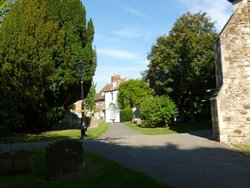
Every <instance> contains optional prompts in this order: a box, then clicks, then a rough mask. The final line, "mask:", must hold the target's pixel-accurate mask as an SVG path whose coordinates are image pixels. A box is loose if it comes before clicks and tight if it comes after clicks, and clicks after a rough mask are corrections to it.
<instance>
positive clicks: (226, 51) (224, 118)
mask: <svg viewBox="0 0 250 188" xmlns="http://www.w3.org/2000/svg"><path fill="white" fill-rule="evenodd" d="M229 1H230V2H231V3H233V5H234V13H233V15H232V16H231V18H230V19H229V21H228V23H227V24H226V25H225V27H224V29H223V30H222V32H221V33H220V35H219V37H218V40H217V42H216V44H215V48H216V78H217V79H216V84H217V93H216V94H215V95H214V97H213V98H211V104H212V121H213V132H214V138H215V139H216V140H218V141H220V142H223V143H226V144H243V143H245V144H250V0H229Z"/></svg>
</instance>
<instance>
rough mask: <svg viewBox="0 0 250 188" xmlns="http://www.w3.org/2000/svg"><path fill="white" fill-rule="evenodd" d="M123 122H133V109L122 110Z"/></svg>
mask: <svg viewBox="0 0 250 188" xmlns="http://www.w3.org/2000/svg"><path fill="white" fill-rule="evenodd" d="M120 116H121V122H126V121H131V120H132V117H133V116H132V109H131V108H126V109H121V110H120Z"/></svg>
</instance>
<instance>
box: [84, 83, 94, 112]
mask: <svg viewBox="0 0 250 188" xmlns="http://www.w3.org/2000/svg"><path fill="white" fill-rule="evenodd" d="M95 94H96V85H95V84H94V83H93V82H92V84H91V88H90V90H89V93H88V95H87V97H86V99H85V104H86V109H88V110H91V111H92V110H94V109H95V99H94V97H95Z"/></svg>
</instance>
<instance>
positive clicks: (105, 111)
mask: <svg viewBox="0 0 250 188" xmlns="http://www.w3.org/2000/svg"><path fill="white" fill-rule="evenodd" d="M124 81H126V79H122V78H121V76H120V75H113V76H112V77H111V83H109V84H107V85H105V86H104V87H103V89H102V90H101V91H100V92H99V93H97V94H96V96H95V101H96V109H97V110H98V111H99V112H100V117H103V119H105V122H107V123H114V122H120V108H119V106H118V101H117V95H118V93H119V85H120V84H121V83H122V82H124Z"/></svg>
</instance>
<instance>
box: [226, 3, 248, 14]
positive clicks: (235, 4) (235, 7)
mask: <svg viewBox="0 0 250 188" xmlns="http://www.w3.org/2000/svg"><path fill="white" fill-rule="evenodd" d="M228 1H229V2H230V3H232V4H233V10H234V12H235V10H236V9H237V8H238V7H239V5H240V4H241V3H242V1H245V0H228Z"/></svg>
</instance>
